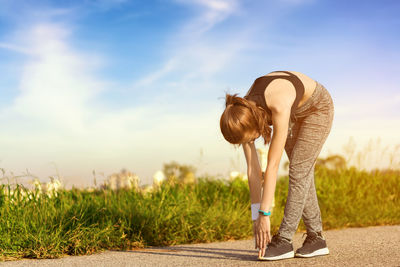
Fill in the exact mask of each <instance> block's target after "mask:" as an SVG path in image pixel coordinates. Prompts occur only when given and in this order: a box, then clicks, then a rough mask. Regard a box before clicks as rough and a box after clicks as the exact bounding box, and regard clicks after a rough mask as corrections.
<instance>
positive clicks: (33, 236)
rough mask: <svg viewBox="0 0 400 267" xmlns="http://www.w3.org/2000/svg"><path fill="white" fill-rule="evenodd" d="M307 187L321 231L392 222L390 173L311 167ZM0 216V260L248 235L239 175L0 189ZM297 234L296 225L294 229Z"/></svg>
mask: <svg viewBox="0 0 400 267" xmlns="http://www.w3.org/2000/svg"><path fill="white" fill-rule="evenodd" d="M315 183H316V187H317V194H318V198H319V205H320V209H321V213H322V221H323V227H324V230H327V229H332V228H342V227H352V226H369V225H385V224H400V197H399V195H400V171H398V170H397V171H394V170H387V171H374V172H366V171H360V170H358V169H356V168H354V167H352V168H344V169H340V170H331V169H328V168H324V167H318V168H316V170H315ZM287 187H288V177H281V178H280V179H279V180H278V182H277V187H276V193H275V207H274V210H273V214H272V217H271V220H272V221H271V224H272V228H271V231H272V233H274V232H275V231H277V229H278V227H279V223H280V221H281V219H282V216H283V210H284V205H285V201H286V196H287ZM56 194H57V195H56ZM0 215H1V216H0V255H1V259H3V260H6V259H8V260H10V259H18V258H22V257H29V258H56V257H60V256H62V255H63V254H69V255H83V254H90V253H93V252H96V251H101V250H104V249H129V248H135V247H144V246H155V245H157V246H158V245H173V244H181V243H194V242H211V241H217V240H230V239H243V238H251V236H252V222H251V219H250V218H251V216H250V201H249V189H248V185H247V181H246V180H243V179H242V178H241V177H237V178H235V179H233V180H216V179H213V178H212V177H197V178H196V182H195V183H191V184H182V183H175V184H169V183H163V184H162V185H161V186H160V187H158V188H157V189H156V190H153V191H151V192H141V191H138V190H135V189H132V190H119V191H113V190H110V189H107V188H103V189H97V190H94V191H92V192H88V191H87V190H79V189H72V190H58V191H57V193H53V194H43V193H41V192H40V191H39V190H36V191H33V192H32V191H29V190H27V189H25V188H23V187H21V186H20V185H17V186H16V187H15V188H12V186H11V185H9V184H8V185H1V186H0ZM304 229H305V228H304V225H303V223H302V222H301V223H300V225H299V230H304Z"/></svg>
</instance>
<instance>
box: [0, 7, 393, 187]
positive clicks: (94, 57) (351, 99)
mask: <svg viewBox="0 0 400 267" xmlns="http://www.w3.org/2000/svg"><path fill="white" fill-rule="evenodd" d="M0 7H1V8H0V58H1V59H2V60H1V62H0V70H1V73H2V75H1V78H0V90H1V91H0V92H1V98H0V123H1V125H2V130H1V131H0V147H1V152H0V167H1V168H4V169H5V170H6V171H12V172H14V173H15V174H21V173H23V172H24V171H26V169H28V170H29V171H30V172H32V173H34V174H36V175H39V176H41V177H42V179H43V180H46V179H47V177H48V176H50V175H54V174H55V173H56V171H57V170H58V171H59V173H60V174H61V175H62V176H63V177H64V179H65V180H66V181H67V182H68V183H69V185H71V184H75V185H84V184H90V183H91V181H92V170H96V172H97V173H102V174H103V175H104V176H107V175H109V174H110V173H112V172H118V171H119V170H120V169H122V168H127V169H128V170H130V171H132V172H135V173H137V174H138V175H139V177H140V178H141V180H142V183H143V184H144V183H149V182H150V181H151V177H152V175H153V173H154V172H156V171H157V170H159V169H161V168H162V164H163V163H165V162H169V161H171V160H176V161H178V162H181V163H184V164H193V165H196V166H198V168H199V171H198V173H199V174H201V173H210V174H222V175H225V174H227V173H228V172H229V171H230V170H239V171H242V172H245V171H246V165H245V161H244V156H243V155H242V154H243V152H242V150H241V149H240V150H235V149H234V148H233V147H232V146H231V145H230V144H229V143H227V142H226V141H225V140H224V139H223V136H222V134H221V133H220V129H219V117H220V115H221V113H222V112H223V108H224V93H225V92H229V93H239V94H240V95H242V96H243V95H244V94H245V93H246V92H247V90H248V88H249V86H250V85H251V83H252V82H253V80H254V79H255V78H257V77H258V76H260V75H263V74H266V73H268V72H270V71H274V70H295V71H300V72H303V73H305V74H307V75H309V76H310V77H312V78H314V79H315V80H317V81H319V82H320V83H322V84H323V85H325V87H326V88H327V89H328V91H329V92H330V93H331V95H332V98H333V100H334V104H335V118H334V123H333V128H332V131H331V134H330V136H329V137H328V140H327V141H326V144H325V146H324V148H323V150H322V152H321V156H324V155H327V154H331V153H343V146H344V145H345V144H346V143H347V142H348V141H349V138H353V140H354V141H355V143H356V144H357V146H359V147H362V146H366V145H368V142H370V141H371V139H374V140H376V139H377V138H379V140H381V141H379V142H382V145H383V146H387V147H388V149H387V150H390V149H394V148H396V145H397V144H399V143H400V142H399V141H400V140H399V137H398V136H399V132H400V127H399V125H400V117H399V115H400V90H399V89H400V88H399V87H400V86H399V85H400V75H398V73H399V72H400V63H399V61H400V50H399V49H398V47H400V33H399V31H398V29H399V28H400V18H399V17H398V15H397V14H398V12H399V11H400V2H399V1H395V0H392V1H389V0H383V1H342V0H340V1H323V0H271V1H254V0H253V1H250V0H242V1H241V0H230V1H228V0H192V1H189V0H159V1H127V0H97V1H89V0H86V1H12V0H0ZM257 142H258V143H257V146H262V141H260V142H259V141H257ZM201 154H202V156H201ZM286 159H287V158H286V155H285V154H284V157H283V158H282V163H283V162H284V161H285V160H286ZM371 160H372V161H374V164H377V165H379V164H381V165H382V164H384V160H382V159H379V160H376V159H375V160H374V159H371ZM378 161H379V162H378ZM377 162H378V163H377ZM369 165H371V164H369Z"/></svg>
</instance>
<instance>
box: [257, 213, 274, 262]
mask: <svg viewBox="0 0 400 267" xmlns="http://www.w3.org/2000/svg"><path fill="white" fill-rule="evenodd" d="M253 229H254V232H255V239H256V248H259V251H258V257H259V258H261V257H263V256H264V254H265V248H266V245H267V244H268V243H270V242H271V222H270V219H269V216H265V215H261V214H260V216H258V219H257V220H256V221H254V224H253Z"/></svg>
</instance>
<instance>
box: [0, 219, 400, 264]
mask: <svg viewBox="0 0 400 267" xmlns="http://www.w3.org/2000/svg"><path fill="white" fill-rule="evenodd" d="M323 233H324V236H325V238H326V241H327V245H328V248H329V250H330V254H329V255H326V256H319V257H314V258H308V259H304V258H293V259H285V260H279V261H257V251H256V250H255V249H254V240H240V241H227V242H216V243H206V244H205V243H203V244H191V245H178V246H173V247H153V248H147V249H140V250H133V251H110V250H108V251H105V252H101V253H97V254H93V255H88V256H66V257H64V258H61V259H42V260H32V259H23V260H17V261H7V262H0V266H69V267H70V266H85V267H89V266H96V267H100V266H110V267H111V266H112V267H116V266H152V267H154V266H208V267H211V266H324V267H326V266H400V225H393V226H373V227H363V228H346V229H338V230H329V231H324V232H323ZM304 239H305V236H304V237H302V233H296V234H295V236H294V239H293V243H294V244H293V246H294V249H295V250H296V249H297V248H298V247H300V246H301V245H302V242H303V240H304Z"/></svg>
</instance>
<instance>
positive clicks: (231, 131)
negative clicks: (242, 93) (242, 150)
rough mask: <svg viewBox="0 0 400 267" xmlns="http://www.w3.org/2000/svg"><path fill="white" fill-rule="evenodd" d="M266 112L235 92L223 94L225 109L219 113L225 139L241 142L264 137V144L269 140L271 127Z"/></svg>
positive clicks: (233, 142)
mask: <svg viewBox="0 0 400 267" xmlns="http://www.w3.org/2000/svg"><path fill="white" fill-rule="evenodd" d="M267 122H268V113H267V112H266V111H265V110H264V109H263V108H261V107H258V106H257V105H256V104H255V103H254V102H252V101H248V100H247V99H244V98H242V97H238V96H237V94H234V95H230V94H226V96H225V110H224V112H223V113H222V115H221V119H220V127H221V132H222V135H223V136H224V138H225V140H226V141H228V142H229V143H231V144H238V145H240V144H242V143H245V142H249V141H251V140H254V139H256V138H258V137H259V136H260V135H261V136H262V137H263V138H264V144H268V143H270V141H271V127H269V125H268V123H267Z"/></svg>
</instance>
